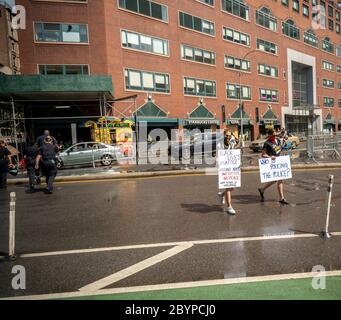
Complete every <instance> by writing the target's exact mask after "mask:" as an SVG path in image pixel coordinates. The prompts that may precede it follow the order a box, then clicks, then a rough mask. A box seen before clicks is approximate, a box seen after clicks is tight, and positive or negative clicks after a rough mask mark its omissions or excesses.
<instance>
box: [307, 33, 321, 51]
mask: <svg viewBox="0 0 341 320" xmlns="http://www.w3.org/2000/svg"><path fill="white" fill-rule="evenodd" d="M304 42H305V43H307V44H310V45H311V46H313V47H315V48H318V45H319V43H318V38H317V36H316V35H315V33H314V31H313V30H308V31H306V32H304Z"/></svg>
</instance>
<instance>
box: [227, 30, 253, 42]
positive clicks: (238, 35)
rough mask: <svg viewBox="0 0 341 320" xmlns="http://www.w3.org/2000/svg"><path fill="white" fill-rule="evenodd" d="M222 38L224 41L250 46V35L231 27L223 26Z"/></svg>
mask: <svg viewBox="0 0 341 320" xmlns="http://www.w3.org/2000/svg"><path fill="white" fill-rule="evenodd" d="M223 38H224V40H226V41H231V42H234V43H239V44H242V45H245V46H250V35H248V34H246V33H243V32H239V31H237V30H234V29H231V28H226V27H223Z"/></svg>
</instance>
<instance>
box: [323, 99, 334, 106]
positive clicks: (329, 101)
mask: <svg viewBox="0 0 341 320" xmlns="http://www.w3.org/2000/svg"><path fill="white" fill-rule="evenodd" d="M334 104H335V99H334V98H330V97H323V106H325V107H327V108H334Z"/></svg>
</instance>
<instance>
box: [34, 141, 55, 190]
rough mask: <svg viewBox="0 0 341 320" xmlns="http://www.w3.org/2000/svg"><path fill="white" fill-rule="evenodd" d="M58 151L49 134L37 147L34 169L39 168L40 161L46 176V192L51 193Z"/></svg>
mask: <svg viewBox="0 0 341 320" xmlns="http://www.w3.org/2000/svg"><path fill="white" fill-rule="evenodd" d="M57 152H58V146H57V145H55V144H54V143H53V139H52V137H51V136H47V137H46V138H45V139H44V144H43V145H42V147H41V148H39V154H38V156H37V158H36V166H35V167H36V169H38V168H39V163H40V161H41V164H42V170H43V173H44V175H45V177H46V185H47V186H46V189H45V193H46V194H52V191H53V182H54V179H55V177H56V175H57V165H56V156H57Z"/></svg>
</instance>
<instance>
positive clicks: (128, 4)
mask: <svg viewBox="0 0 341 320" xmlns="http://www.w3.org/2000/svg"><path fill="white" fill-rule="evenodd" d="M119 7H120V8H121V9H125V10H128V11H131V12H136V13H139V14H142V15H144V16H147V17H151V18H155V19H158V20H161V21H166V22H167V21H168V9H167V7H166V6H164V5H162V4H159V3H157V2H154V1H150V0H119Z"/></svg>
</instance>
